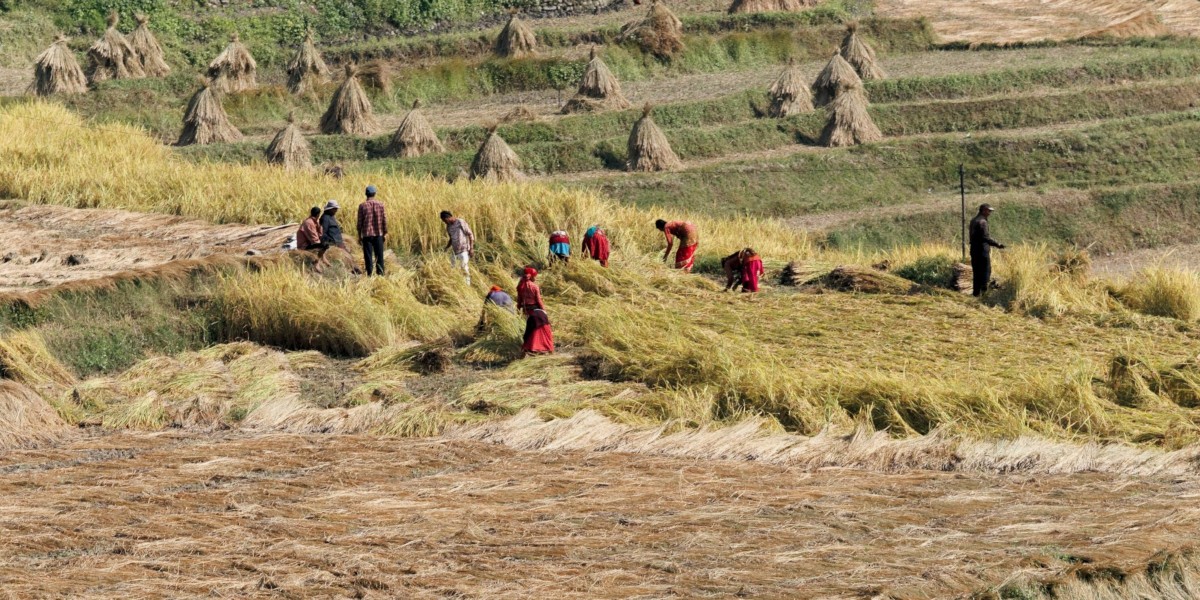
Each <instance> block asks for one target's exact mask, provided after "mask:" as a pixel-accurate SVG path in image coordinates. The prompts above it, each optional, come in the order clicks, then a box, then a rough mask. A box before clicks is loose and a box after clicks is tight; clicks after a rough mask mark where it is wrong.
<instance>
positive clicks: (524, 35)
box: [496, 12, 537, 58]
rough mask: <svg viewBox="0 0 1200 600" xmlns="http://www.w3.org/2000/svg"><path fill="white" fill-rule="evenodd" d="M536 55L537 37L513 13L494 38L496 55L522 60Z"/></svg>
mask: <svg viewBox="0 0 1200 600" xmlns="http://www.w3.org/2000/svg"><path fill="white" fill-rule="evenodd" d="M535 53H537V36H536V35H535V34H534V33H533V30H532V29H530V28H529V25H526V24H525V22H524V21H522V20H521V19H520V18H518V17H517V13H516V12H513V13H512V14H511V15H510V16H509V17H508V23H507V24H505V25H504V29H502V30H500V36H499V37H497V38H496V55H497V56H502V57H504V58H524V57H526V56H532V55H533V54H535Z"/></svg>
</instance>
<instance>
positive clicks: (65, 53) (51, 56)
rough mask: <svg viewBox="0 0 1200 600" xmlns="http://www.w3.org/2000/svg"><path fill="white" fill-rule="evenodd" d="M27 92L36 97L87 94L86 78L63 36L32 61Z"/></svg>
mask: <svg viewBox="0 0 1200 600" xmlns="http://www.w3.org/2000/svg"><path fill="white" fill-rule="evenodd" d="M29 91H30V93H33V94H36V95H38V96H50V95H52V94H82V93H84V92H87V77H85V76H84V74H83V69H82V68H80V66H79V61H77V60H75V55H74V54H72V53H71V49H70V48H69V47H67V38H66V37H65V36H61V35H60V36H58V37H57V38H56V39H55V40H54V43H53V44H50V47H49V48H46V50H45V51H43V52H42V53H41V54H39V55H38V57H37V60H36V61H34V65H33V83H31V84H29Z"/></svg>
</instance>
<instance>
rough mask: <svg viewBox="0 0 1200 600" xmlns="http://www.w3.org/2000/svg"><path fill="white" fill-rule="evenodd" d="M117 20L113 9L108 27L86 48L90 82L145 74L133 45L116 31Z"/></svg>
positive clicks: (134, 77) (136, 76)
mask: <svg viewBox="0 0 1200 600" xmlns="http://www.w3.org/2000/svg"><path fill="white" fill-rule="evenodd" d="M117 21H118V17H117V11H115V10H114V11H112V12H111V13H109V15H108V29H105V30H104V35H102V36H100V39H98V40H96V43H94V44H92V47H91V48H88V63H89V64H88V79H89V80H90V81H91V82H92V83H96V82H98V81H107V80H109V79H138V78H140V77H145V76H146V72H145V71H143V70H142V63H141V61H139V60H138V57H137V53H136V52H134V51H133V46H130V45H129V40H126V39H125V36H123V35H121V32H120V31H117Z"/></svg>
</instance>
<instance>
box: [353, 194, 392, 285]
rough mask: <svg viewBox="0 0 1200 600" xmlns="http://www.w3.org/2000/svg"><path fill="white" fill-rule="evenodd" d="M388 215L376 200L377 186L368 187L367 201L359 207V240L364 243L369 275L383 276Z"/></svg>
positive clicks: (364, 255) (364, 254) (364, 259)
mask: <svg viewBox="0 0 1200 600" xmlns="http://www.w3.org/2000/svg"><path fill="white" fill-rule="evenodd" d="M387 232H388V231H387V213H386V212H384V210H383V203H382V202H380V201H378V200H376V199H375V186H373V185H368V186H367V200H366V202H363V203H362V204H359V205H358V239H359V241H361V242H362V248H363V262H364V263H366V267H367V275H368V276H370V275H373V274H374V275H383V238H385V237H387Z"/></svg>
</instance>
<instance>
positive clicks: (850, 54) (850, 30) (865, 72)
mask: <svg viewBox="0 0 1200 600" xmlns="http://www.w3.org/2000/svg"><path fill="white" fill-rule="evenodd" d="M841 55H842V58H844V59H846V62H848V63H850V66H851V67H854V72H855V73H858V76H859V78H860V79H862V80H863V81H870V80H872V79H883V78H885V77H887V74H885V73H884V72H883V69H881V68H880V67H879V64H878V63H876V62H875V51H874V50H872V49H871V47H870V46H868V45H867V43H866V42H864V41H863V39H862V36H860V35H858V23H851V24H849V25H847V26H846V37H844V38H842V47H841Z"/></svg>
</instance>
